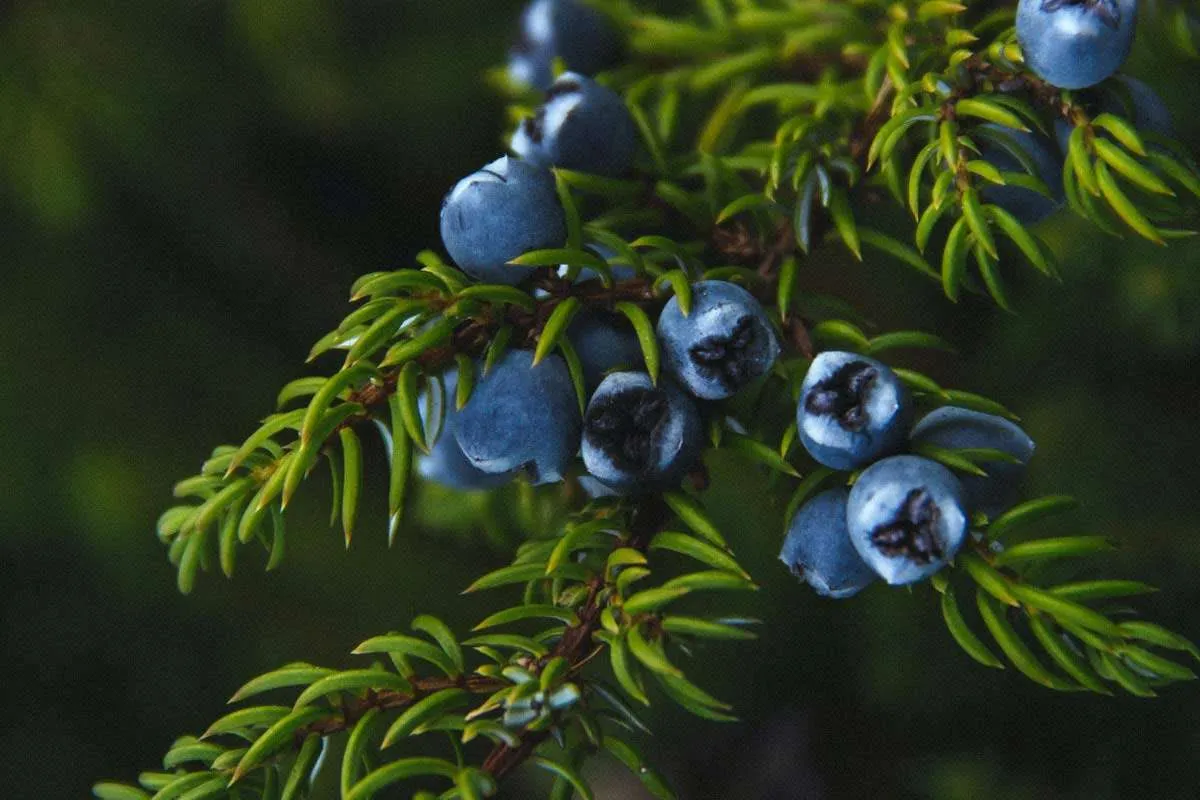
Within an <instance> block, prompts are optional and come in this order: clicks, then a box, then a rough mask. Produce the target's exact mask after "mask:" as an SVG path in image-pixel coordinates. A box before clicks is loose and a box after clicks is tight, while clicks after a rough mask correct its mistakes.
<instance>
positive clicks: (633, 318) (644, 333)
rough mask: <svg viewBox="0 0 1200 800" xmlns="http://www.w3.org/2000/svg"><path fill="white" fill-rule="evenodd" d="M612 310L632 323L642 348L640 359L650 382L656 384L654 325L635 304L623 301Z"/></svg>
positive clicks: (657, 358)
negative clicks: (644, 365) (644, 363)
mask: <svg viewBox="0 0 1200 800" xmlns="http://www.w3.org/2000/svg"><path fill="white" fill-rule="evenodd" d="M614 308H615V310H617V311H619V312H620V313H622V314H624V315H625V317H626V318H627V319H628V320H629V321H630V323H632V325H633V330H634V332H635V333H636V334H637V338H638V343H639V344H640V345H641V346H642V358H643V359H644V360H645V362H646V372H648V373H649V374H650V380H651V381H653V382H654V383H655V384H657V383H658V370H659V354H658V337H657V335H656V334H655V332H654V323H652V322H651V321H650V317H648V316H646V312H645V311H643V310H642V307H641V306H639V305H637V304H635V303H630V302H628V301H625V300H623V301H621V302H619V303H617V304H616V305H615V306H614Z"/></svg>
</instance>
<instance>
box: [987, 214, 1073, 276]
mask: <svg viewBox="0 0 1200 800" xmlns="http://www.w3.org/2000/svg"><path fill="white" fill-rule="evenodd" d="M986 211H987V215H988V217H989V218H990V219H991V220H992V221H993V222H994V223H996V227H998V228H999V229H1000V231H1001V232H1002V233H1003V234H1004V235H1005V236H1007V237H1008V239H1009V240H1010V241H1011V242H1012V243H1013V244H1015V245H1016V246H1017V248H1018V249H1019V250H1020V251H1021V253H1022V254H1023V255H1024V256H1025V258H1026V260H1028V261H1029V263H1030V264H1032V265H1033V266H1034V267H1035V268H1036V269H1037V270H1038V271H1039V272H1041V273H1042V274H1043V275H1046V276H1048V277H1051V278H1053V277H1056V276H1057V270H1055V268H1054V265H1053V263H1051V261H1050V259H1049V258H1048V257H1047V255H1046V253H1045V251H1044V250H1043V249H1042V248H1041V247H1040V246H1038V243H1037V241H1036V240H1034V238H1033V235H1032V234H1031V233H1029V231H1028V230H1027V229H1026V228H1025V226H1024V225H1022V224H1021V222H1020V221H1019V220H1018V219H1017V218H1016V217H1014V216H1013V215H1012V214H1010V213H1008V212H1007V211H1005V210H1004V209H1003V208H1000V207H999V206H987V207H986Z"/></svg>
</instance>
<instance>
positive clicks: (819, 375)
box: [796, 351, 912, 470]
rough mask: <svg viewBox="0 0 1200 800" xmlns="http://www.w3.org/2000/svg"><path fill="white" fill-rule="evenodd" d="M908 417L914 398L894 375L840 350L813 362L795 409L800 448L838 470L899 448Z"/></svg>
mask: <svg viewBox="0 0 1200 800" xmlns="http://www.w3.org/2000/svg"><path fill="white" fill-rule="evenodd" d="M911 419H912V397H911V395H910V394H909V392H908V389H907V388H906V387H905V386H904V384H903V383H901V381H900V379H899V378H898V377H897V376H896V373H894V372H892V370H891V369H889V368H888V367H887V366H886V365H885V364H882V363H880V362H879V361H876V360H875V359H873V358H867V357H866V356H860V355H857V354H856V353H845V352H838V351H830V352H825V353H821V354H820V355H818V356H817V357H816V358H815V359H814V360H813V363H812V365H811V366H810V367H809V369H808V374H807V375H806V376H805V378H804V383H803V385H802V386H801V389H800V403H799V405H798V406H797V408H796V425H797V427H798V429H799V433H800V441H801V443H802V444H803V445H804V449H805V450H807V451H808V453H809V455H811V456H812V457H813V458H814V459H815V460H816V461H817V462H818V463H820V464H823V465H825V466H827V467H830V468H832V469H841V470H850V469H858V468H859V467H863V466H866V465H867V464H869V463H871V462H872V461H875V460H876V459H878V458H881V457H882V456H885V455H888V454H890V453H894V452H896V451H897V450H899V449H900V448H901V447H902V446H903V444H904V441H905V437H906V436H907V435H908V426H909V423H910V422H911Z"/></svg>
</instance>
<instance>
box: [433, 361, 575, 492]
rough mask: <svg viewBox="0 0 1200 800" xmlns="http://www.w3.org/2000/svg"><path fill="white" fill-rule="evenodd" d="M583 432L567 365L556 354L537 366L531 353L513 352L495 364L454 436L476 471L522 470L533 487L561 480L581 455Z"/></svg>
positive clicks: (477, 388) (462, 415)
mask: <svg viewBox="0 0 1200 800" xmlns="http://www.w3.org/2000/svg"><path fill="white" fill-rule="evenodd" d="M579 432H580V419H579V403H578V400H577V399H576V396H575V386H574V384H572V383H571V375H570V372H569V371H568V370H567V365H566V363H565V362H564V361H563V360H562V358H561V357H559V356H557V355H552V356H549V357H547V358H546V359H545V360H544V361H542V363H540V364H538V365H537V366H536V367H535V366H533V353H532V352H530V351H528V350H509V351H508V352H507V353H505V354H504V356H503V357H501V358H500V360H499V361H497V362H496V363H495V364H493V365H492V369H491V371H489V372H488V373H487V374H486V375H484V376H483V377H482V378H480V380H479V383H478V384H477V385H476V386H475V391H473V392H472V393H471V399H470V400H469V401H468V402H467V404H466V406H464V407H463V409H462V411H460V412H458V418H457V419H456V420H455V425H454V438H455V439H457V440H458V445H459V447H461V448H462V452H463V455H465V456H466V457H467V461H469V462H470V463H471V465H472V466H474V467H475V468H476V469H479V470H482V471H484V472H487V473H491V474H502V473H507V472H511V471H513V470H521V471H523V472H524V473H525V474H526V475H527V476H528V478H529V480H530V482H531V483H533V484H535V485H537V484H543V483H555V482H557V481H560V480H562V478H563V475H564V474H565V473H566V471H567V469H568V467H570V465H571V461H572V460H573V459H574V458H575V454H576V453H577V452H578V451H579Z"/></svg>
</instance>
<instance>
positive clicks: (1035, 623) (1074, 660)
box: [1029, 614, 1112, 695]
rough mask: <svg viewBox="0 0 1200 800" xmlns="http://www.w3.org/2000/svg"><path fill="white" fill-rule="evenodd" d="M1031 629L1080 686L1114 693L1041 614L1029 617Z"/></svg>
mask: <svg viewBox="0 0 1200 800" xmlns="http://www.w3.org/2000/svg"><path fill="white" fill-rule="evenodd" d="M1029 629H1030V630H1032V631H1033V635H1034V636H1036V637H1037V640H1038V641H1039V642H1040V643H1041V645H1042V649H1044V650H1045V651H1046V653H1047V654H1048V655H1049V656H1050V658H1051V659H1052V660H1053V661H1054V663H1055V664H1057V665H1058V667H1059V669H1061V670H1062V671H1063V672H1065V673H1067V674H1068V675H1070V676H1071V677H1072V678H1074V679H1075V681H1076V682H1077V683H1078V684H1079V685H1080V686H1084V687H1087V688H1088V689H1091V690H1092V691H1093V692H1096V693H1097V694H1105V695H1111V694H1112V692H1111V691H1109V689H1108V687H1107V686H1105V685H1104V681H1103V680H1101V679H1100V676H1098V675H1097V674H1096V673H1095V672H1094V671H1093V670H1092V668H1091V667H1090V666H1088V663H1087V661H1086V660H1084V659H1083V658H1080V657H1079V656H1078V655H1077V654H1076V653H1075V652H1074V651H1073V650H1071V648H1070V647H1068V646H1067V644H1066V643H1065V642H1063V640H1062V639H1061V638H1059V636H1058V634H1056V633H1055V632H1054V630H1053V629H1051V627H1050V624H1049V623H1048V622H1046V621H1045V620H1044V619H1042V617H1041V615H1040V614H1034V615H1031V616H1030V617H1029Z"/></svg>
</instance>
